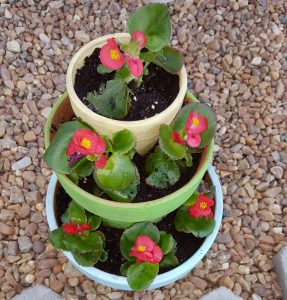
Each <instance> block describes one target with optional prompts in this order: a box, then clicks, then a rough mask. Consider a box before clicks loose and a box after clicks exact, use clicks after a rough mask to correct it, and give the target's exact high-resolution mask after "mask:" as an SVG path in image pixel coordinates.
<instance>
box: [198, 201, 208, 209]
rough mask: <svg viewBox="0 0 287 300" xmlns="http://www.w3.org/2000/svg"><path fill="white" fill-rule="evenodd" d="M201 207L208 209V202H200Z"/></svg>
mask: <svg viewBox="0 0 287 300" xmlns="http://www.w3.org/2000/svg"><path fill="white" fill-rule="evenodd" d="M199 207H200V208H201V209H206V208H207V203H206V202H205V201H202V202H200V204H199Z"/></svg>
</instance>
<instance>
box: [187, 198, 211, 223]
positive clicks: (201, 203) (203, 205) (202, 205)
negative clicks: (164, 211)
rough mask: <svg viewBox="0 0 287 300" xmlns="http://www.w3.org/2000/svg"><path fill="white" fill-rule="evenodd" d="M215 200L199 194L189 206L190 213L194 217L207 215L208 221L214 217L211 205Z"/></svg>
mask: <svg viewBox="0 0 287 300" xmlns="http://www.w3.org/2000/svg"><path fill="white" fill-rule="evenodd" d="M213 205H214V201H213V200H212V199H210V198H209V197H207V196H205V195H202V194H201V195H198V198H197V200H196V202H195V204H194V205H192V206H191V207H190V208H189V215H190V216H191V217H193V218H196V219H197V218H200V217H205V219H206V221H207V220H208V218H209V217H213V212H212V210H211V206H213Z"/></svg>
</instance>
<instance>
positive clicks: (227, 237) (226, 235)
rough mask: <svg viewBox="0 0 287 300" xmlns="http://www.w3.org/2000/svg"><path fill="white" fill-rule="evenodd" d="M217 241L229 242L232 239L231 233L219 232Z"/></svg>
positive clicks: (220, 242) (221, 242)
mask: <svg viewBox="0 0 287 300" xmlns="http://www.w3.org/2000/svg"><path fill="white" fill-rule="evenodd" d="M216 241H217V243H218V244H228V243H229V242H231V241H232V238H231V235H230V234H229V233H223V234H221V233H219V234H218V236H217V238H216Z"/></svg>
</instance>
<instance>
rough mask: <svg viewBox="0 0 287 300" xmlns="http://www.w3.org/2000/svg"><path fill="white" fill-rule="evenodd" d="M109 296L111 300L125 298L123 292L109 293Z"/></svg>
mask: <svg viewBox="0 0 287 300" xmlns="http://www.w3.org/2000/svg"><path fill="white" fill-rule="evenodd" d="M107 296H108V297H109V299H112V300H114V299H121V298H122V296H123V293H121V292H112V293H108V294H107Z"/></svg>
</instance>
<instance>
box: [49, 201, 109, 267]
mask: <svg viewBox="0 0 287 300" xmlns="http://www.w3.org/2000/svg"><path fill="white" fill-rule="evenodd" d="M61 220H62V222H63V226H62V227H59V228H57V229H55V230H52V231H51V232H50V237H49V241H50V243H51V244H52V245H53V246H54V247H56V248H58V249H62V250H64V251H70V252H71V253H72V254H73V256H74V259H75V260H76V262H77V263H79V264H80V265H82V266H87V267H88V266H93V265H94V264H95V263H96V262H97V261H98V260H101V261H105V260H106V259H107V252H106V251H105V250H104V246H105V237H104V235H103V233H102V232H99V231H97V229H98V227H99V226H100V224H101V218H100V217H98V216H96V215H94V214H90V213H88V212H87V213H86V212H85V210H84V209H83V208H82V207H81V206H79V205H78V204H77V203H76V202H74V201H72V202H70V204H69V207H68V208H67V210H66V212H65V213H64V214H63V216H62V218H61Z"/></svg>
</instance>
